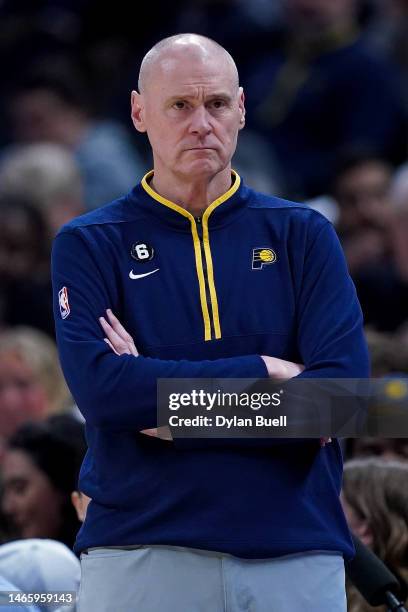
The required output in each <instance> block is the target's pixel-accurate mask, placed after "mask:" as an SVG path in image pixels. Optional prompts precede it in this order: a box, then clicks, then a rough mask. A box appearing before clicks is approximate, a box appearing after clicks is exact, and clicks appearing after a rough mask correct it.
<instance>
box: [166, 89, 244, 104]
mask: <svg viewBox="0 0 408 612" xmlns="http://www.w3.org/2000/svg"><path fill="white" fill-rule="evenodd" d="M195 99H196V98H195V96H193V95H191V94H185V95H183V94H181V95H175V96H171V97H170V98H169V99H168V100H167V103H169V104H170V103H171V102H176V101H177V100H195ZM219 99H221V100H226V101H227V102H230V101H231V100H232V96H231V95H230V94H228V93H226V92H225V91H222V92H221V91H220V92H215V93H212V94H209V95H208V96H206V97H205V100H206V101H209V100H219Z"/></svg>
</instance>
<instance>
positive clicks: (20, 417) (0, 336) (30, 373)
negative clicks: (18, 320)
mask: <svg viewBox="0 0 408 612" xmlns="http://www.w3.org/2000/svg"><path fill="white" fill-rule="evenodd" d="M70 400H71V396H70V394H69V391H68V388H67V386H66V384H65V381H64V378H63V376H62V372H61V369H60V366H59V363H58V356H57V351H56V347H55V345H54V343H53V341H52V340H51V339H50V338H48V337H47V336H46V335H45V334H43V333H41V332H40V331H38V330H35V329H30V328H25V327H16V328H14V329H9V330H5V331H3V332H2V333H0V443H1V441H2V442H3V444H4V442H5V440H7V438H9V437H10V436H12V435H13V434H14V433H15V431H16V430H17V428H18V427H19V426H20V425H22V424H23V423H25V422H26V421H28V420H33V421H35V420H42V419H45V418H46V417H47V416H48V415H51V414H55V413H57V412H61V411H63V410H67V409H68V407H69V404H70Z"/></svg>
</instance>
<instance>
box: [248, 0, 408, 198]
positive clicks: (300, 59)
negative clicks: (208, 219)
mask: <svg viewBox="0 0 408 612" xmlns="http://www.w3.org/2000/svg"><path fill="white" fill-rule="evenodd" d="M357 4H358V3H357V0H337V1H336V2H333V1H332V2H327V0H285V2H284V7H285V9H286V19H287V24H286V25H287V27H286V30H285V31H284V33H283V42H282V46H281V49H280V50H276V51H272V52H271V53H270V54H269V55H265V56H264V57H257V60H256V64H255V65H253V64H251V63H249V64H248V68H247V72H248V78H247V83H248V85H247V89H248V91H250V92H251V96H250V97H248V100H247V107H248V114H247V117H248V124H249V126H250V127H252V126H253V127H255V128H256V129H258V130H259V131H261V132H262V134H264V135H265V136H267V137H268V138H269V140H270V143H271V145H272V147H273V149H274V151H275V153H276V155H277V158H278V161H279V163H280V168H281V172H282V175H283V177H284V178H285V182H286V187H287V195H288V196H289V197H291V198H293V197H295V198H299V197H306V198H310V197H314V196H316V195H320V194H321V193H325V192H326V191H327V188H328V186H329V183H330V180H331V176H332V172H333V168H334V163H335V158H336V151H337V150H339V149H341V148H343V147H344V146H346V145H357V144H358V145H364V146H367V147H371V148H372V149H374V150H376V151H377V152H378V154H379V155H381V156H383V157H384V158H385V159H387V160H390V161H394V162H396V163H399V162H401V161H402V159H403V157H404V155H405V152H406V116H405V113H404V109H403V104H402V100H401V91H400V88H399V81H398V78H397V73H396V69H395V67H394V66H393V65H392V64H390V63H387V62H386V61H385V60H384V59H382V58H381V57H380V56H376V55H374V53H373V52H370V51H369V50H368V49H367V48H366V47H365V44H364V42H363V40H362V39H361V37H360V35H359V31H358V20H357Z"/></svg>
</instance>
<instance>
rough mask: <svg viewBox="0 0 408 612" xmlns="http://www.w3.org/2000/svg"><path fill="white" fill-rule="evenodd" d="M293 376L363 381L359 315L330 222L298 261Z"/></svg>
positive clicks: (365, 356)
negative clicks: (298, 366)
mask: <svg viewBox="0 0 408 612" xmlns="http://www.w3.org/2000/svg"><path fill="white" fill-rule="evenodd" d="M297 326H298V329H297V339H298V350H299V354H300V357H301V360H302V363H303V364H304V365H305V370H304V371H303V372H302V373H301V374H300V375H299V376H298V378H367V377H368V376H369V372H370V366H369V358H368V350H367V345H366V341H365V338H364V333H363V316H362V312H361V308H360V304H359V302H358V299H357V295H356V290H355V287H354V284H353V281H352V280H351V278H350V275H349V273H348V270H347V264H346V261H345V257H344V254H343V251H342V248H341V245H340V242H339V240H338V238H337V234H336V232H335V231H334V229H333V227H332V225H331V223H329V222H327V221H325V224H324V225H323V226H322V227H320V229H319V230H318V231H317V233H315V237H314V239H313V240H312V243H311V245H310V246H309V248H308V250H307V252H306V255H305V261H304V268H303V279H302V284H301V290H300V295H299V299H298V313H297Z"/></svg>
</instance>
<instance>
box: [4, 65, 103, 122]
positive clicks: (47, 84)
mask: <svg viewBox="0 0 408 612" xmlns="http://www.w3.org/2000/svg"><path fill="white" fill-rule="evenodd" d="M38 90H45V91H48V92H50V93H52V94H53V95H55V96H56V97H57V98H58V99H59V100H60V101H61V102H63V103H64V104H66V105H67V106H70V107H72V108H75V109H77V110H80V111H82V112H84V113H86V114H93V111H94V110H95V101H93V98H92V97H91V93H90V87H89V85H88V79H87V75H86V74H85V72H84V70H83V69H82V68H80V67H79V65H77V64H76V63H75V62H73V61H72V60H70V59H68V58H66V57H64V56H60V57H56V58H53V59H50V58H46V59H44V58H43V59H42V60H41V61H37V62H34V63H32V64H31V65H29V66H28V67H27V68H26V69H25V70H23V72H22V74H20V75H19V76H18V77H16V78H15V79H14V84H12V86H11V90H10V93H9V95H8V98H9V99H12V98H14V97H15V96H19V95H21V94H25V93H29V92H33V91H38Z"/></svg>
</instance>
